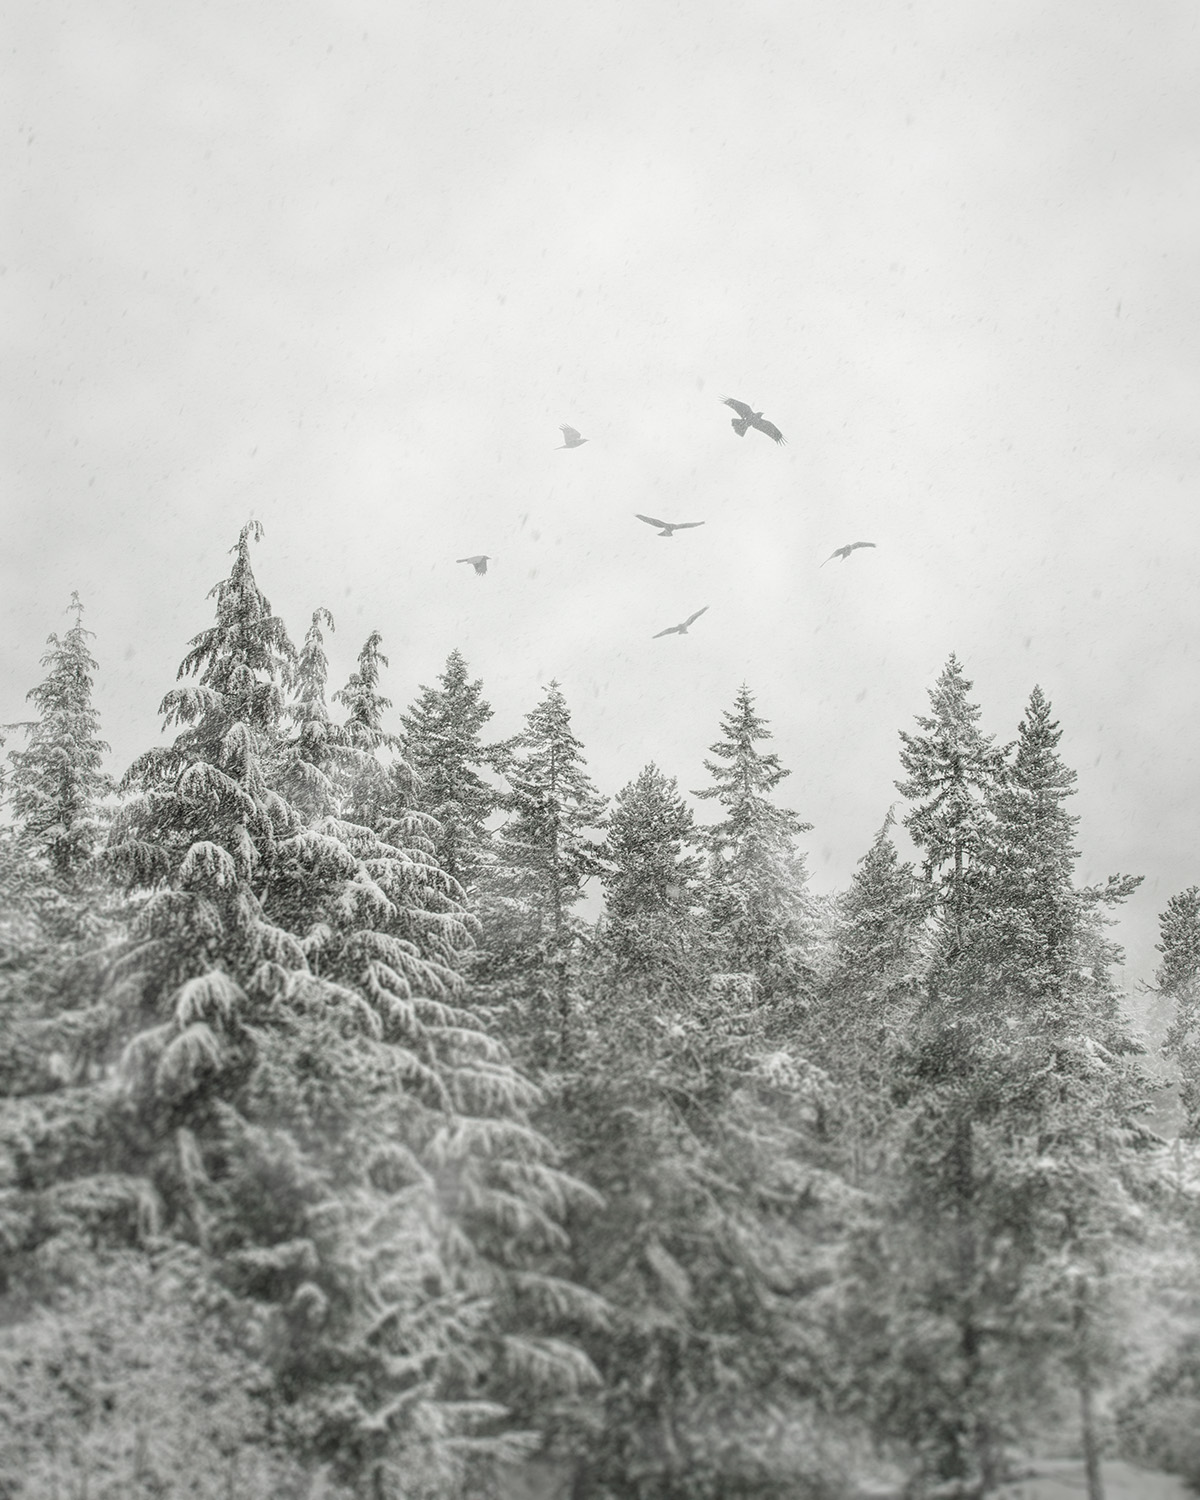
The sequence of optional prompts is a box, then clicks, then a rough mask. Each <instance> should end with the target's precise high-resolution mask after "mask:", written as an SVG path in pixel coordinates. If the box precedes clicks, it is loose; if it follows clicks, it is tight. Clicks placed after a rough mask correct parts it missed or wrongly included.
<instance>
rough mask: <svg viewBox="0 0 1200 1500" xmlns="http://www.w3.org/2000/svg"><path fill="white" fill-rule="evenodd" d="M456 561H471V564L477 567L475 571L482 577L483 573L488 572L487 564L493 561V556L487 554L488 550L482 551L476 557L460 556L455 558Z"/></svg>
mask: <svg viewBox="0 0 1200 1500" xmlns="http://www.w3.org/2000/svg"><path fill="white" fill-rule="evenodd" d="M455 561H456V562H469V563H470V564H471V566H472V567H473V568H474V569H475V571H476V572H477V573H478V574H479V576H480V577H481V578H482V577H483V575H484V574H485V573H486V572H487V565H488V563H489V562H490V561H491V558H490V557H489V556H488V555H487V553H486V552H480V553H479V554H478V555H477V556H475V557H458V558H455Z"/></svg>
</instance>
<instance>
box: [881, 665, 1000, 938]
mask: <svg viewBox="0 0 1200 1500" xmlns="http://www.w3.org/2000/svg"><path fill="white" fill-rule="evenodd" d="M970 691H971V683H970V681H969V680H968V679H967V678H966V676H965V675H964V673H963V669H962V665H961V664H960V662H959V660H958V658H957V657H956V656H955V655H954V653H953V652H951V654H950V657H949V659H948V660H947V662H946V665H945V667H944V668H943V669H942V673H941V675H940V676H939V678H938V680H937V683H936V685H935V686H934V687H933V689H932V690H931V691H930V694H929V698H930V706H931V709H932V712H931V713H930V714H927V715H920V714H919V715H918V716H917V723H918V724H919V725H920V727H921V729H922V731H923V733H921V734H911V733H908V732H906V731H905V730H901V731H900V739H901V742H902V747H901V751H900V763H901V765H902V766H903V767H904V769H905V771H906V772H907V773H908V774H907V776H906V778H905V779H904V780H903V781H897V782H896V787H897V789H898V790H899V792H900V793H901V795H902V796H904V797H907V798H909V799H910V800H911V801H912V802H914V803H915V806H913V807H912V808H910V809H909V811H908V812H907V813H906V814H905V815H904V817H903V819H902V822H903V824H904V827H905V828H907V830H908V832H909V834H910V835H911V837H912V840H913V842H914V843H915V844H916V845H917V847H918V848H919V849H921V850H922V851H923V852H924V856H925V859H924V865H925V877H926V880H927V882H928V885H929V892H930V899H931V903H932V906H933V909H934V911H935V912H936V913H937V915H938V917H939V921H940V924H941V926H942V930H943V935H944V938H943V940H944V946H945V956H944V961H945V962H946V963H949V964H952V963H953V962H954V960H955V958H956V956H957V954H958V953H959V952H960V951H961V949H962V945H963V942H964V940H965V924H966V921H967V916H968V910H969V905H970V888H971V883H972V880H973V878H974V876H975V874H976V865H977V862H978V861H979V859H980V857H981V854H982V852H983V850H984V848H985V846H986V843H987V839H988V833H989V828H990V823H991V818H992V811H991V807H992V800H993V798H994V796H995V792H996V789H997V786H998V784H999V782H1000V781H1001V779H1002V778H1003V775H1004V757H1005V754H1006V750H1005V749H996V748H995V747H994V745H993V741H994V739H995V736H994V735H986V736H985V735H984V734H982V733H981V732H980V730H979V727H978V720H979V714H980V710H979V707H978V705H977V704H974V703H972V702H971V701H970V698H969V697H968V694H969V693H970Z"/></svg>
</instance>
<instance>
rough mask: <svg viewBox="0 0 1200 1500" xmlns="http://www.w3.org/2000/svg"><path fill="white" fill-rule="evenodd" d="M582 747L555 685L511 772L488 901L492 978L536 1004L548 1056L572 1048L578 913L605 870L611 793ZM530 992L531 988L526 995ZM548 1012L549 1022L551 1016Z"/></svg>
mask: <svg viewBox="0 0 1200 1500" xmlns="http://www.w3.org/2000/svg"><path fill="white" fill-rule="evenodd" d="M585 767H586V761H585V760H584V756H583V746H582V745H581V744H580V742H579V740H578V739H577V738H576V736H575V734H574V731H573V730H572V728H571V714H570V710H569V709H568V707H567V701H566V698H565V697H564V696H563V692H562V689H561V687H560V686H559V684H558V683H557V682H551V684H550V686H549V687H548V688H547V690H546V693H545V696H544V697H543V698H542V701H541V702H540V703H539V704H537V706H536V707H535V708H533V709H532V710H531V711H530V712H529V713H528V714H527V715H526V719H525V728H524V730H523V731H522V732H521V733H520V734H519V735H518V736H517V737H516V738H515V739H514V740H513V742H512V753H511V756H510V758H509V760H508V764H507V767H506V769H505V777H506V779H507V781H508V784H509V790H508V792H507V794H506V796H505V799H504V806H505V810H506V811H507V813H508V817H507V820H506V822H505V823H504V825H503V827H502V829H501V830H500V834H499V838H498V840H497V847H496V864H495V869H494V871H493V874H492V876H491V879H490V881H489V890H488V893H487V898H486V901H485V905H484V911H485V913H486V917H485V924H484V926H485V943H486V947H487V949H488V955H487V957H486V960H485V963H484V965H483V967H482V969H481V975H482V977H486V978H488V979H501V980H512V979H514V978H515V979H517V980H518V981H519V984H520V986H521V988H522V989H523V990H524V991H526V992H527V996H526V998H527V1001H529V1002H531V1003H532V1005H533V1007H534V1012H535V1013H534V1014H533V1015H532V1016H531V1017H530V1018H529V1021H530V1026H531V1028H532V1030H533V1032H534V1033H535V1037H536V1039H537V1041H536V1047H535V1050H540V1052H541V1053H542V1055H543V1056H544V1055H545V1051H546V1045H547V1041H548V1038H549V1036H550V1035H551V1033H550V1031H549V1030H548V1025H552V1026H553V1032H554V1034H555V1035H556V1040H555V1042H554V1043H553V1047H556V1048H557V1050H558V1051H559V1053H560V1054H561V1053H564V1052H565V1051H566V1050H567V1049H568V1047H569V1044H570V1036H569V1033H570V1021H571V997H570V991H571V976H572V969H573V965H574V962H575V960H574V949H575V945H576V942H577V939H578V937H579V935H580V933H579V926H578V923H577V922H575V921H574V920H573V919H572V910H573V908H574V907H575V906H577V905H578V903H579V902H580V901H581V900H582V898H583V889H584V885H585V884H586V882H587V881H588V880H589V879H591V878H592V877H593V876H595V875H599V874H601V873H602V871H603V869H604V862H603V855H602V845H601V843H600V838H599V832H600V829H601V828H602V826H603V823H604V818H605V805H606V799H605V798H604V797H602V796H601V795H600V794H599V793H598V792H597V790H596V788H595V787H594V786H593V784H592V782H591V779H590V777H589V776H588V774H587V771H586V769H585ZM530 992H531V993H530ZM548 1008H552V1010H553V1022H551V1018H550V1017H549V1016H547V1015H546V1013H545V1012H546V1010H547V1009H548Z"/></svg>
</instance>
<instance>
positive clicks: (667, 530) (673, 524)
mask: <svg viewBox="0 0 1200 1500" xmlns="http://www.w3.org/2000/svg"><path fill="white" fill-rule="evenodd" d="M634 515H635V516H636V517H637V518H638V520H639V521H645V523H646V525H647V526H661V527H662V530H661V531H660V532H659V533H658V534H659V536H674V534H675V533H676V532H677V531H688V530H690V528H691V527H693V526H703V525H704V522H703V521H658V520H656V519H655V518H654V517H653V516H644V515H642V513H641V511H640V510H635V511H634Z"/></svg>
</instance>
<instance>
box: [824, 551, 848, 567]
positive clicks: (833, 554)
mask: <svg viewBox="0 0 1200 1500" xmlns="http://www.w3.org/2000/svg"><path fill="white" fill-rule="evenodd" d="M846 551H847V549H846V548H845V547H835V548H834V549H833V551H832V552H831V553H830V554H829V556H828V557H827V558H826V559H825V562H823V563H822V564H821V566H822V567H824V566H825V563H831V562H832V561H833V560H834V558H835V557H843V558H844V557H845V556H846Z"/></svg>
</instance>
